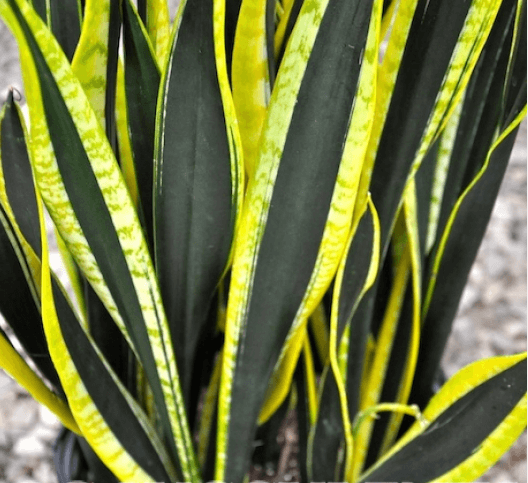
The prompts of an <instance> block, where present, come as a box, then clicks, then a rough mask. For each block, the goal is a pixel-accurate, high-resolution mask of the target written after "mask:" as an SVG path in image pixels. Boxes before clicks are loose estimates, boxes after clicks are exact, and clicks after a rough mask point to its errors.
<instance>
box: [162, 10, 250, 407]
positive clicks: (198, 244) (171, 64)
mask: <svg viewBox="0 0 528 483" xmlns="http://www.w3.org/2000/svg"><path fill="white" fill-rule="evenodd" d="M180 9H181V10H180V16H179V17H178V20H177V24H176V26H175V31H174V36H173V39H172V47H171V50H170V53H169V60H168V65H167V69H166V71H165V73H164V77H163V80H162V87H161V89H160V95H159V109H158V117H157V129H156V159H155V191H154V196H155V198H154V221H155V255H156V268H157V273H158V278H159V280H160V287H161V293H162V295H163V300H164V302H165V309H166V311H167V317H168V320H169V325H170V329H171V335H172V343H173V346H174V348H175V353H176V357H177V360H178V367H179V369H180V374H181V378H182V384H183V387H184V395H185V399H186V403H187V405H188V407H190V406H191V405H194V404H196V401H190V388H191V381H192V378H193V376H194V377H196V374H193V368H194V367H195V366H196V362H197V360H198V359H199V358H200V355H199V354H198V353H197V349H198V343H199V340H200V338H201V337H203V335H204V331H214V330H215V327H214V326H213V327H207V326H206V323H207V314H208V312H209V308H210V304H211V301H212V299H213V295H214V292H215V289H216V287H217V285H218V283H219V282H220V280H221V278H222V276H223V274H224V272H225V270H226V267H227V264H228V260H229V255H230V253H231V245H232V240H233V237H234V231H235V223H236V220H237V212H238V202H239V200H238V196H240V194H239V193H240V192H241V186H240V180H239V173H238V171H239V170H240V169H241V167H240V166H239V163H241V161H242V157H241V153H240V152H238V149H237V147H236V146H235V145H234V144H232V143H231V134H230V132H229V131H230V129H231V125H230V121H229V113H228V111H227V109H225V108H224V101H223V98H222V92H221V86H220V81H219V75H218V67H217V65H216V62H215V39H214V29H213V1H212V0H210V1H207V2H204V1H199V0H187V1H186V2H185V3H182V4H181V5H180ZM182 65H185V68H181V66H182ZM191 403H192V404H191Z"/></svg>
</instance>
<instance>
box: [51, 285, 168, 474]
mask: <svg viewBox="0 0 528 483" xmlns="http://www.w3.org/2000/svg"><path fill="white" fill-rule="evenodd" d="M53 296H54V298H55V305H56V307H57V311H58V312H59V311H60V313H61V317H60V319H59V324H60V329H61V332H62V336H63V337H64V341H65V343H66V346H67V347H68V349H69V353H70V356H71V358H72V361H73V363H74V365H75V368H76V370H77V372H78V373H79V376H80V378H81V380H82V382H83V384H84V386H85V387H86V390H87V391H88V393H89V394H90V397H91V399H92V400H93V402H94V404H95V406H96V407H97V409H98V410H99V412H100V413H101V415H102V416H103V418H104V420H105V422H106V423H107V424H108V426H109V428H110V429H111V431H112V432H113V433H114V434H115V436H116V438H117V439H118V440H119V442H120V443H121V445H122V446H123V448H125V449H126V451H127V452H128V453H129V454H130V456H131V457H132V458H134V460H135V461H137V463H138V464H139V465H140V466H141V467H142V468H143V469H144V470H145V471H146V472H147V473H148V474H150V475H151V476H152V477H153V478H154V479H155V480H156V481H167V482H168V481H170V478H169V477H168V476H167V473H166V472H165V470H164V469H163V464H162V462H161V460H160V456H159V455H158V453H157V452H156V450H155V449H154V446H153V444H152V442H151V441H150V439H149V437H148V435H147V434H146V432H145V430H144V429H143V427H142V425H141V423H140V422H139V420H138V418H137V416H136V415H135V413H134V412H133V410H132V408H131V407H130V405H129V404H128V402H127V401H126V399H125V397H124V395H123V394H122V392H121V390H120V389H119V388H118V386H117V385H116V383H115V382H114V380H113V379H112V376H111V374H110V372H109V371H108V369H107V368H106V367H105V365H104V363H103V361H102V360H101V358H100V357H99V355H98V354H97V352H96V351H95V349H94V347H93V345H92V344H91V343H90V341H89V339H88V338H87V336H86V334H85V332H84V330H83V329H82V327H81V325H80V323H79V321H78V320H77V318H76V317H75V315H74V313H73V311H72V310H71V309H70V310H68V309H69V305H68V302H67V300H66V298H65V297H64V294H63V292H62V290H61V289H60V288H59V287H58V285H57V283H53Z"/></svg>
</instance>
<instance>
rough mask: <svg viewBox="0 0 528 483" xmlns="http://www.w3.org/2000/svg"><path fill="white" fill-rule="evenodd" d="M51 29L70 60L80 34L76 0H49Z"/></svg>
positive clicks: (78, 11) (79, 15)
mask: <svg viewBox="0 0 528 483" xmlns="http://www.w3.org/2000/svg"><path fill="white" fill-rule="evenodd" d="M49 14H50V17H51V31H52V32H53V35H55V38H56V39H57V40H58V42H59V44H60V46H61V47H62V50H64V53H65V54H66V57H68V60H69V61H70V62H71V60H72V59H73V54H74V53H75V48H76V47H77V44H78V42H79V37H80V36H81V11H80V10H79V2H78V0H49Z"/></svg>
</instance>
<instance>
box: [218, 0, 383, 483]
mask: <svg viewBox="0 0 528 483" xmlns="http://www.w3.org/2000/svg"><path fill="white" fill-rule="evenodd" d="M320 3H321V4H319V2H308V3H305V4H304V6H303V10H302V11H301V14H300V16H299V20H298V23H297V27H296V29H295V31H294V33H293V34H292V39H291V40H290V42H289V50H288V51H287V53H286V56H285V58H284V59H283V64H282V66H281V70H280V71H279V74H278V77H277V81H276V84H275V88H274V92H273V94H272V98H271V101H270V105H269V111H268V112H269V114H268V117H267V121H266V124H265V126H264V130H263V133H262V138H261V150H260V154H259V158H258V161H257V166H256V173H255V176H254V178H252V179H251V180H250V183H249V186H248V194H247V198H246V207H245V212H244V218H243V220H242V224H241V227H240V230H239V232H238V233H239V235H238V236H239V237H240V238H239V239H238V240H239V243H237V252H236V253H235V259H234V266H233V275H232V280H231V292H230V303H229V306H228V319H227V329H226V332H229V331H232V332H231V334H233V335H231V334H230V336H235V337H238V335H239V334H240V337H241V338H240V341H237V345H238V358H237V359H236V360H233V363H235V364H236V366H235V369H234V373H233V374H232V376H233V386H232V392H231V394H230V396H229V399H230V411H229V412H230V413H231V414H232V417H231V419H230V420H229V438H228V441H227V448H226V449H227V461H226V469H225V473H223V474H222V471H223V467H222V462H220V461H219V462H218V463H217V468H218V469H217V471H218V473H217V477H218V478H217V479H225V480H229V481H230V480H231V479H232V480H233V481H236V482H238V481H241V480H242V479H243V476H244V474H245V472H246V469H247V464H248V459H249V453H250V445H251V441H252V439H253V436H254V430H255V421H256V419H257V416H258V413H259V411H260V407H261V404H262V402H263V399H264V396H265V391H266V390H267V383H268V380H269V377H270V375H271V373H272V371H273V369H274V366H275V364H276V363H277V361H278V358H279V355H280V354H281V348H282V346H283V344H284V342H285V341H286V337H287V336H288V333H289V332H290V330H291V329H292V323H294V321H295V324H296V325H295V338H296V343H298V342H299V340H298V339H297V337H298V335H299V333H298V332H297V331H299V330H300V329H301V328H302V324H303V323H304V322H305V320H301V319H300V315H299V314H301V313H304V311H307V307H306V303H307V302H306V300H308V299H309V301H310V303H312V304H314V307H311V306H310V310H313V309H314V308H315V306H316V305H317V303H318V302H319V300H317V298H320V297H322V295H323V293H324V291H325V289H326V287H327V286H328V285H329V283H330V281H331V277H332V275H333V273H334V271H335V269H337V264H338V262H339V260H338V257H339V255H340V254H341V251H342V248H343V247H344V244H345V243H346V233H347V232H348V230H349V226H350V221H351V220H350V218H351V213H350V218H348V217H347V216H346V214H347V213H348V210H349V208H350V210H349V211H350V212H351V208H352V206H351V205H352V201H351V200H350V198H352V196H353V194H354V195H355V191H354V188H353V186H352V185H353V182H354V180H355V179H354V175H353V173H352V174H350V173H349V174H350V177H351V178H352V181H350V178H347V180H345V179H340V180H339V182H337V183H336V180H337V179H338V173H339V174H340V175H341V176H342V177H345V175H344V174H343V172H340V163H341V161H342V159H343V157H344V154H343V153H344V148H345V146H347V149H349V150H354V149H357V150H358V151H359V150H360V149H361V147H362V146H361V141H359V142H358V139H362V138H363V135H364V134H366V133H368V132H369V124H368V120H369V114H370V112H369V107H370V104H368V100H370V97H369V96H368V94H367V93H366V92H365V93H364V97H361V96H358V98H360V99H358V98H356V94H357V89H358V82H359V78H360V71H361V68H362V66H365V65H367V66H369V65H370V61H371V60H372V59H373V58H375V54H373V53H372V52H370V51H369V52H367V54H366V55H365V57H363V56H362V51H363V49H364V47H365V45H366V39H367V33H368V32H369V24H370V20H371V16H372V17H374V18H375V16H374V15H373V14H372V11H373V8H372V2H371V1H365V2H362V1H359V2H339V1H335V2H334V1H331V2H330V6H328V8H326V5H327V4H326V2H320ZM312 16H313V17H315V18H312ZM321 17H322V18H321ZM319 22H320V24H319ZM294 37H295V39H294ZM312 42H313V43H314V44H313V47H311V44H312ZM301 45H302V46H301ZM362 59H363V63H361V60H362ZM294 62H296V64H295V67H293V66H292V64H293V63H294ZM367 77H368V79H369V86H371V85H372V80H371V78H370V77H369V76H367ZM367 77H365V79H366V78H367ZM354 101H358V102H357V104H356V106H358V105H361V106H362V107H361V109H364V110H365V112H364V111H363V110H360V108H358V112H361V113H362V115H363V116H362V119H361V123H362V124H361V126H360V125H359V124H354V125H353V128H355V129H357V130H359V129H360V127H361V128H363V131H361V132H360V133H357V134H358V136H357V138H355V139H354V140H353V141H351V143H357V144H356V145H354V147H353V148H352V147H351V146H349V145H348V144H349V143H348V140H347V135H348V132H349V128H350V129H352V127H351V126H352V124H351V111H352V107H353V105H354ZM363 103H365V104H367V106H364V105H363ZM290 116H291V117H290ZM358 116H359V114H358ZM365 119H366V120H367V123H365ZM356 122H357V123H359V120H356V121H355V123H356ZM366 139H367V140H368V136H367V138H366ZM365 144H366V143H365ZM358 145H359V146H358ZM365 148H366V146H365ZM358 156H360V155H359V154H358ZM360 158H361V156H360ZM354 161H357V160H356V159H355V158H354ZM343 165H344V167H343V171H346V170H350V171H353V167H352V166H351V165H352V161H351V159H349V158H347V159H346V161H343ZM354 166H356V167H357V164H356V165H354ZM334 190H335V191H338V192H340V193H342V195H341V196H342V198H341V197H340V198H339V199H338V200H333V199H332V197H333V194H334V193H335V191H334ZM341 190H342V191H341ZM352 192H353V194H352ZM349 197H350V198H349ZM345 200H346V201H345ZM334 203H335V206H333V204H334ZM348 203H350V205H349V204H348ZM338 205H339V206H338ZM338 212H339V213H338ZM329 217H330V221H328V219H329ZM327 221H328V223H327ZM328 227H330V228H328ZM327 228H328V231H327ZM334 229H335V231H332V230H334ZM329 233H331V235H330V234H329ZM338 233H339V235H338ZM323 236H325V237H326V238H325V239H324V246H321V244H322V241H323ZM320 248H321V251H320ZM316 262H317V263H320V264H321V265H318V266H316ZM307 289H308V295H306V293H307ZM305 297H307V298H306V300H305ZM242 300H243V302H242ZM239 304H241V305H240V306H239ZM306 315H309V314H306ZM239 324H241V326H242V327H243V329H242V332H241V333H238V330H239V328H241V326H240V325H239ZM292 337H293V336H292ZM300 341H301V342H302V340H300ZM295 347H296V348H297V347H298V348H299V349H300V348H301V347H302V346H299V345H298V344H297V345H296V346H295ZM242 348H243V350H242ZM233 349H235V350H236V348H233ZM233 349H231V348H229V349H228V350H227V351H226V354H227V352H228V351H230V350H233ZM297 355H298V354H297ZM228 357H236V356H235V355H234V354H233V355H231V354H230V353H229V354H228ZM295 362H296V361H293V365H292V369H294V368H295ZM228 364H229V365H230V364H231V362H229V363H228V362H227V359H226V362H225V365H228ZM230 370H231V368H230ZM290 375H292V374H290ZM224 377H226V376H225V374H224ZM224 381H226V379H225V378H224V380H223V382H222V385H223V386H224V390H225V391H227V389H226V386H225V384H230V383H228V382H224ZM273 387H276V388H284V387H287V385H281V384H278V383H277V384H275V385H274V386H273ZM281 394H282V393H281ZM221 399H222V391H221ZM277 401H278V400H277ZM281 401H282V399H281ZM220 408H221V409H222V403H221V406H220ZM268 415H269V414H268ZM222 422H223V421H222V414H221V415H220V423H221V424H222ZM220 434H222V433H220ZM219 454H220V458H222V456H223V455H222V450H219Z"/></svg>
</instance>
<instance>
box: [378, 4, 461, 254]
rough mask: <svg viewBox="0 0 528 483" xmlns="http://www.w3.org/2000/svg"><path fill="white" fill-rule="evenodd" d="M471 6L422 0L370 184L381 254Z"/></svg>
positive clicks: (386, 245) (399, 73) (403, 59)
mask: <svg viewBox="0 0 528 483" xmlns="http://www.w3.org/2000/svg"><path fill="white" fill-rule="evenodd" d="M470 5H471V1H469V0H460V1H457V2H454V3H451V2H444V1H441V0H431V1H427V0H420V1H419V4H418V7H417V10H416V13H415V15H414V19H413V22H412V25H411V29H410V32H409V36H408V39H407V44H406V46H405V51H404V54H403V58H402V61H401V65H400V68H399V71H398V76H397V79H396V84H395V87H394V92H393V95H392V98H391V103H390V107H389V111H388V113H387V117H386V120H385V124H384V128H383V133H382V135H381V139H380V144H379V148H378V152H377V156H376V161H375V164H374V170H373V173H372V180H371V187H370V190H371V193H372V201H373V202H374V205H375V206H376V209H377V210H378V214H379V218H380V225H381V247H382V254H383V256H384V255H385V254H386V252H387V248H388V244H389V240H390V232H391V230H392V225H393V222H394V218H395V216H396V213H397V210H398V207H399V201H400V199H401V197H402V193H403V189H404V186H405V183H406V182H407V179H408V176H409V173H410V169H411V166H412V164H413V161H414V159H415V155H416V153H417V151H418V148H419V145H420V142H421V139H422V135H423V133H424V130H425V127H426V125H427V121H428V119H429V116H430V114H431V112H432V110H433V106H434V104H435V101H436V97H437V94H438V92H439V90H440V86H441V84H442V81H443V79H444V75H445V72H446V70H447V67H448V65H449V62H450V60H451V56H452V53H453V50H454V48H455V45H456V43H457V40H458V36H459V34H460V31H461V29H462V27H463V25H464V22H465V19H466V15H467V13H468V9H469V7H470ZM382 258H383V257H382Z"/></svg>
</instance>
